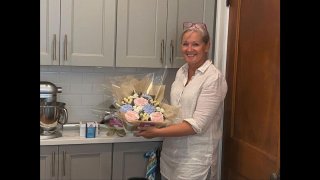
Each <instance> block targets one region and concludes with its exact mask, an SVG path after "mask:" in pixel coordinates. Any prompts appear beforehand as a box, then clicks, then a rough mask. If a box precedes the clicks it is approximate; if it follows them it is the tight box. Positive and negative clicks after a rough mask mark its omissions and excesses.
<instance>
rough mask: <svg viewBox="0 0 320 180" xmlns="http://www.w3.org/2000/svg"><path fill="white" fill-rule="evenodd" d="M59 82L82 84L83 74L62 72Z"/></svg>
mask: <svg viewBox="0 0 320 180" xmlns="http://www.w3.org/2000/svg"><path fill="white" fill-rule="evenodd" d="M59 81H60V82H64V83H82V82H83V73H80V72H60V73H59Z"/></svg>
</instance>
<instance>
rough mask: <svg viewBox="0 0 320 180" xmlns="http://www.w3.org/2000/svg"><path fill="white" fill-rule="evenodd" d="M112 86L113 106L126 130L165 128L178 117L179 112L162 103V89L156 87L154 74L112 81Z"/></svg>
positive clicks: (160, 84)
mask: <svg viewBox="0 0 320 180" xmlns="http://www.w3.org/2000/svg"><path fill="white" fill-rule="evenodd" d="M111 82H112V90H111V91H112V95H113V98H114V106H115V108H116V109H117V113H118V116H119V117H120V119H121V120H122V121H123V122H124V124H125V127H126V129H127V130H135V129H136V127H138V126H157V127H164V126H168V125H170V124H171V123H172V121H173V120H174V119H175V118H176V117H177V115H178V112H179V109H178V108H177V107H175V106H172V105H169V104H167V103H165V102H164V91H165V85H163V84H162V83H156V82H155V75H154V74H152V73H150V74H147V75H144V76H134V75H127V76H121V77H115V78H114V79H113V81H111Z"/></svg>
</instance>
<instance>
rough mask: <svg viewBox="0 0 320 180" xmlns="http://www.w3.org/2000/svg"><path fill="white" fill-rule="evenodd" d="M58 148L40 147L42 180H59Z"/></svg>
mask: <svg viewBox="0 0 320 180" xmlns="http://www.w3.org/2000/svg"><path fill="white" fill-rule="evenodd" d="M58 153H59V149H58V146H41V147H40V179H42V180H54V179H58V163H59V160H58Z"/></svg>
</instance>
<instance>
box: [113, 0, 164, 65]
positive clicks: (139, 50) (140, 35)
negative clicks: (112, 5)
mask: <svg viewBox="0 0 320 180" xmlns="http://www.w3.org/2000/svg"><path fill="white" fill-rule="evenodd" d="M166 19H167V0H161V1H159V0H118V11H117V48H116V66H117V67H163V66H164V63H165V62H164V51H165V47H164V46H165V41H166Z"/></svg>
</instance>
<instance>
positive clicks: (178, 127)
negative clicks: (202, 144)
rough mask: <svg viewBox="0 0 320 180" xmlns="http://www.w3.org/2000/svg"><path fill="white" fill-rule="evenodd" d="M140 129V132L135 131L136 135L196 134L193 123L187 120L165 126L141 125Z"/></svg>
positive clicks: (146, 136)
mask: <svg viewBox="0 0 320 180" xmlns="http://www.w3.org/2000/svg"><path fill="white" fill-rule="evenodd" d="M138 129H139V132H137V133H135V136H143V137H144V138H154V137H177V136H187V135H193V134H196V133H195V131H194V130H193V128H192V127H191V125H190V124H189V123H188V122H186V121H182V122H181V123H179V124H173V125H170V126H167V127H164V128H156V127H139V128H138Z"/></svg>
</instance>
